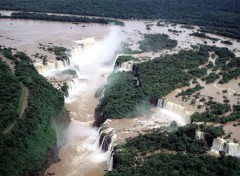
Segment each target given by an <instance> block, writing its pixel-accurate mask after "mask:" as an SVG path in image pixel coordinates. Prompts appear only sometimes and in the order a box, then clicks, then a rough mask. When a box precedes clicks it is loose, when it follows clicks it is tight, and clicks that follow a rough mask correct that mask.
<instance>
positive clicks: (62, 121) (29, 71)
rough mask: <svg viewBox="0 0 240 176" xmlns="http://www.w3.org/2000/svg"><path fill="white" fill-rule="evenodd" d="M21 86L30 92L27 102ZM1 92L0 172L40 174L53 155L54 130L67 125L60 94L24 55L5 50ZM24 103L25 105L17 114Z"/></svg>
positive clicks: (0, 63) (1, 50) (2, 52)
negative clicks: (22, 110)
mask: <svg viewBox="0 0 240 176" xmlns="http://www.w3.org/2000/svg"><path fill="white" fill-rule="evenodd" d="M7 63H11V64H10V66H11V69H10V67H9V64H7ZM23 87H26V90H27V91H29V96H28V97H27V99H26V100H23V98H22V96H23V95H24V93H25V92H24V90H23ZM0 90H1V91H0V97H1V101H0V111H1V113H0V116H1V134H0V155H1V158H0V163H1V164H0V173H1V175H5V176H8V175H9V176H10V175H11V176H12V175H16V176H17V175H31V174H33V175H34V174H36V175H38V174H41V172H43V171H44V168H45V167H46V166H47V165H48V164H49V161H48V159H50V160H51V159H52V158H51V157H52V156H53V155H56V154H55V153H56V151H57V137H56V133H57V131H58V132H60V131H61V130H60V129H61V128H63V127H66V126H67V125H68V118H67V117H66V116H67V113H66V112H65V110H64V96H63V93H62V92H60V91H59V90H57V89H55V88H54V87H53V86H52V85H51V84H50V83H49V82H47V80H46V79H45V78H44V77H43V76H41V75H39V74H38V72H37V71H36V70H35V68H34V66H33V65H32V61H31V60H30V58H29V57H28V56H27V55H26V54H25V53H23V52H16V51H15V50H14V49H12V48H4V47H1V48H0ZM23 101H26V102H25V103H27V106H26V109H25V110H24V112H23V114H21V115H20V110H19V108H20V109H21V107H22V106H23V105H22V104H23ZM54 124H55V125H54ZM54 126H58V127H57V128H55V127H54ZM49 157H50V158H49Z"/></svg>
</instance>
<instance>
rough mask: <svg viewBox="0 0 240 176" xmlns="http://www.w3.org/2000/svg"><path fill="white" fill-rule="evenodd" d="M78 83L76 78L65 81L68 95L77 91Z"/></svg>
mask: <svg viewBox="0 0 240 176" xmlns="http://www.w3.org/2000/svg"><path fill="white" fill-rule="evenodd" d="M78 83H79V81H78V79H77V78H74V79H72V80H70V81H68V82H66V84H67V86H68V95H72V94H75V93H76V92H77V91H78V90H77V87H78Z"/></svg>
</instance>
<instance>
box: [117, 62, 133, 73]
mask: <svg viewBox="0 0 240 176" xmlns="http://www.w3.org/2000/svg"><path fill="white" fill-rule="evenodd" d="M132 70H133V63H132V62H123V63H121V65H120V67H118V68H117V70H116V71H132Z"/></svg>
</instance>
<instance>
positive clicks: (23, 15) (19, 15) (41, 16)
mask: <svg viewBox="0 0 240 176" xmlns="http://www.w3.org/2000/svg"><path fill="white" fill-rule="evenodd" d="M0 18H12V19H32V20H46V21H61V22H72V23H75V24H77V23H101V24H111V23H112V24H115V25H120V26H123V25H124V23H123V22H121V21H118V20H111V19H107V18H90V17H77V16H61V15H48V14H46V13H29V12H13V13H12V14H11V16H0Z"/></svg>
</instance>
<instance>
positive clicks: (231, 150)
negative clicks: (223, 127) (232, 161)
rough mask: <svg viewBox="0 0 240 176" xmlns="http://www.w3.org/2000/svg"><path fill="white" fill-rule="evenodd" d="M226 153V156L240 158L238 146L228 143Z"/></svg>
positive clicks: (239, 145) (239, 146) (239, 147)
mask: <svg viewBox="0 0 240 176" xmlns="http://www.w3.org/2000/svg"><path fill="white" fill-rule="evenodd" d="M227 151H228V155H231V156H236V157H240V144H237V143H233V142H229V143H228V150H227Z"/></svg>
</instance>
